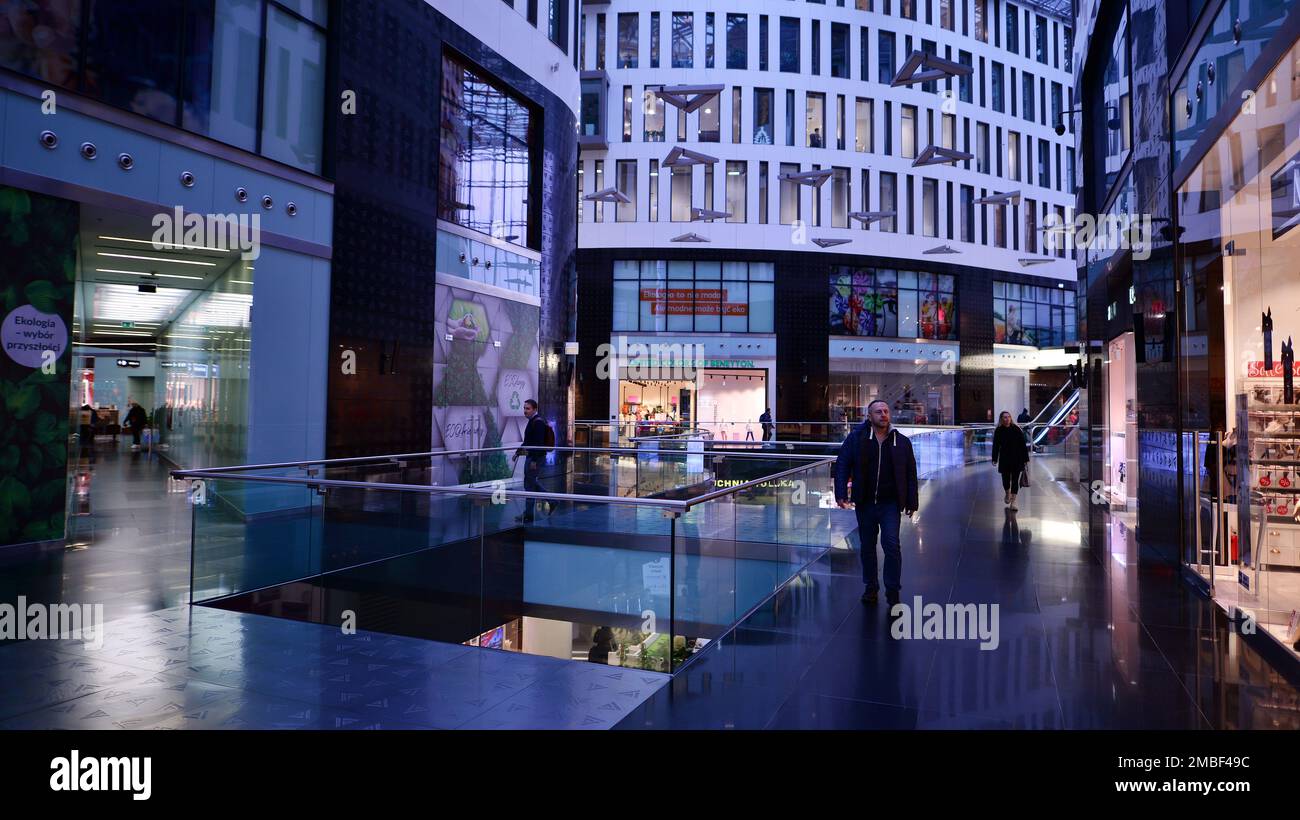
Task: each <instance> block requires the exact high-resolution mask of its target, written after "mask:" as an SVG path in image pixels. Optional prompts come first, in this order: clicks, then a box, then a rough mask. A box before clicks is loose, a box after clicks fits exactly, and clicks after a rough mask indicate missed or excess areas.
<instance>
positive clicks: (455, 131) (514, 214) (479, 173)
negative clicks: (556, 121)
mask: <svg viewBox="0 0 1300 820" xmlns="http://www.w3.org/2000/svg"><path fill="white" fill-rule="evenodd" d="M442 74H443V81H442V106H443V108H442V110H443V112H444V119H443V122H444V123H452V125H451V126H450V127H444V128H443V131H442V152H441V155H442V162H441V163H440V164H439V166H438V190H439V192H440V193H441V195H440V196H439V197H438V211H439V212H438V217H439V218H440V219H445V220H447V221H448V222H454V223H456V224H457V225H462V226H464V227H466V228H471V229H473V230H476V231H480V232H482V233H485V234H489V235H491V236H494V237H497V238H505V237H508V236H509V237H514V238H513V239H511V240H509V241H512V242H517V243H518V244H525V243H526V242H528V228H529V202H530V199H529V196H528V188H529V183H530V175H529V171H530V168H531V167H532V163H531V161H530V159H531V157H530V152H529V148H530V145H531V143H532V139H533V135H532V118H531V115H530V114H529V109H528V108H527V107H526V106H525V105H524V104H523V102H522V101H520V100H517V99H515V98H514V97H512V96H511V95H509V94H507V93H506V92H505V91H503V90H501V89H499V88H497V87H495V86H494V85H492V84H491V83H489V82H488V81H487V80H485V79H484V78H482V77H480V76H479V75H477V74H475V73H474V72H473V71H472V70H471V69H469V68H468V67H466V66H464V65H462V64H460V63H459V62H457V61H456V60H454V59H452V58H451V57H448V56H444V57H443V60H442Z"/></svg>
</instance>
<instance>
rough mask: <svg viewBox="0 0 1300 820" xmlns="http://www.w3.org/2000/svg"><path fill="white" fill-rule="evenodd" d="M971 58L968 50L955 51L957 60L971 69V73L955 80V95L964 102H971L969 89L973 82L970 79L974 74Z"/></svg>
mask: <svg viewBox="0 0 1300 820" xmlns="http://www.w3.org/2000/svg"><path fill="white" fill-rule="evenodd" d="M971 60H972V57H971V53H970V52H969V51H959V52H957V62H958V63H960V64H961V65H964V66H966V67H967V68H970V69H972V71H971V74H967V75H965V76H963V77H960V78H959V79H958V80H957V96H958V97H959V98H960V99H961V101H962V102H964V103H968V102H971V89H972V88H973V87H974V83H973V82H972V80H971V76H972V74H974V66H973V64H972V62H971Z"/></svg>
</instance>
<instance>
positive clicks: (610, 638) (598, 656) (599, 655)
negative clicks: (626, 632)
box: [587, 626, 618, 665]
mask: <svg viewBox="0 0 1300 820" xmlns="http://www.w3.org/2000/svg"><path fill="white" fill-rule="evenodd" d="M591 640H592V646H591V649H590V650H589V651H588V652H587V660H588V661H590V662H591V663H603V664H606V665H608V664H609V653H611V652H617V651H618V642H617V641H615V640H614V630H612V629H610V628H609V627H607V626H602V627H600V628H599V629H597V630H596V634H595V635H593V636H592V638H591Z"/></svg>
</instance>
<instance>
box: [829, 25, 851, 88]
mask: <svg viewBox="0 0 1300 820" xmlns="http://www.w3.org/2000/svg"><path fill="white" fill-rule="evenodd" d="M831 76H832V77H843V78H846V79H847V78H848V76H849V25H848V24H847V23H832V24H831Z"/></svg>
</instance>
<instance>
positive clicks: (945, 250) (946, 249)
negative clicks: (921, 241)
mask: <svg viewBox="0 0 1300 820" xmlns="http://www.w3.org/2000/svg"><path fill="white" fill-rule="evenodd" d="M921 253H932V254H937V253H961V251H959V250H956V249H954V248H953V247H952V246H951V245H940V246H939V247H937V248H930V249H929V250H928V251H921Z"/></svg>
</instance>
